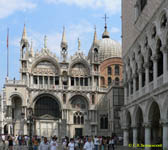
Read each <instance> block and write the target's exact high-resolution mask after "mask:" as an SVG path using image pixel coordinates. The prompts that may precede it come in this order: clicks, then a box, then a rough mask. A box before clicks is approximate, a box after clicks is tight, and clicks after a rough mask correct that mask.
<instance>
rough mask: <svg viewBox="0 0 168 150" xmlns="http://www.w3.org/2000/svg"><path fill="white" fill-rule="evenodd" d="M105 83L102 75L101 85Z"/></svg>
mask: <svg viewBox="0 0 168 150" xmlns="http://www.w3.org/2000/svg"><path fill="white" fill-rule="evenodd" d="M104 85H105V79H104V77H101V86H104Z"/></svg>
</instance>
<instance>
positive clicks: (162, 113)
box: [161, 95, 168, 121]
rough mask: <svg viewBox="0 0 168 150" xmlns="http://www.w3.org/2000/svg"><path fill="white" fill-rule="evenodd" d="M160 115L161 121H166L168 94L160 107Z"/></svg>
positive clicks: (167, 118)
mask: <svg viewBox="0 0 168 150" xmlns="http://www.w3.org/2000/svg"><path fill="white" fill-rule="evenodd" d="M161 116H162V120H163V121H168V95H167V96H166V97H165V99H164V103H163V106H162V109H161Z"/></svg>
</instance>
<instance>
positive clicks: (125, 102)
mask: <svg viewBox="0 0 168 150" xmlns="http://www.w3.org/2000/svg"><path fill="white" fill-rule="evenodd" d="M125 84H127V83H125ZM124 95H125V96H124V104H125V105H126V104H127V85H125V86H124Z"/></svg>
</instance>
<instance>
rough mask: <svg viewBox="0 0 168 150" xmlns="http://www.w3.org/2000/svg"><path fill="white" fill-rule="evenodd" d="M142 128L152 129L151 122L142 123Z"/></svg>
mask: <svg viewBox="0 0 168 150" xmlns="http://www.w3.org/2000/svg"><path fill="white" fill-rule="evenodd" d="M143 126H144V127H145V128H151V127H152V122H144V123H143Z"/></svg>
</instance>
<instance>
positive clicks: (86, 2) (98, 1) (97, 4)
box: [45, 0, 121, 14]
mask: <svg viewBox="0 0 168 150" xmlns="http://www.w3.org/2000/svg"><path fill="white" fill-rule="evenodd" d="M45 1H46V2H47V3H55V4H58V3H65V4H67V5H77V6H79V7H82V8H87V7H90V8H93V9H97V8H103V9H105V11H106V12H108V13H110V14H115V13H117V12H120V10H121V0H45Z"/></svg>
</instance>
